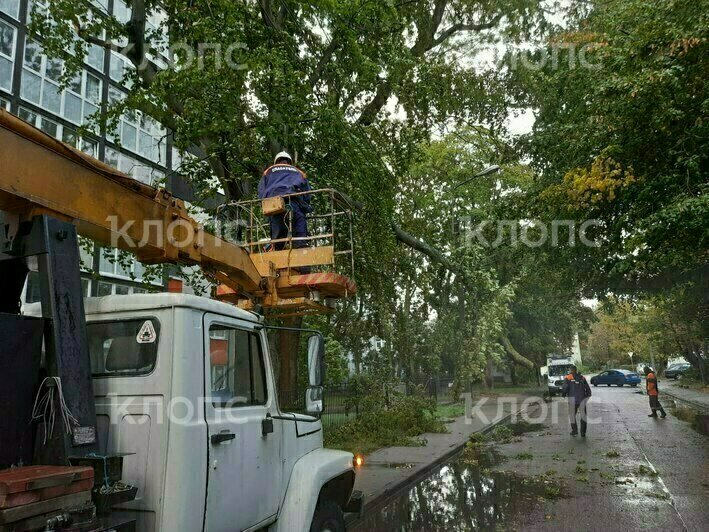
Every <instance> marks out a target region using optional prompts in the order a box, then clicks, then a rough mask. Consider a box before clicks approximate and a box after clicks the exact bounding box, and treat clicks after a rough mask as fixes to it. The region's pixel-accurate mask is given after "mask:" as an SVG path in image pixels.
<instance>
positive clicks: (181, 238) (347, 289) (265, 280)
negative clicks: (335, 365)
mask: <svg viewBox="0 0 709 532" xmlns="http://www.w3.org/2000/svg"><path fill="white" fill-rule="evenodd" d="M0 210H3V211H5V212H7V213H10V214H11V215H14V216H15V217H16V218H17V220H18V221H24V220H31V219H32V217H33V216H35V215H38V214H47V215H50V216H53V217H56V218H59V219H62V220H66V221H71V222H72V223H73V224H74V225H75V226H76V227H77V232H78V233H79V234H80V235H82V236H85V237H88V238H90V239H92V240H94V241H97V242H99V243H102V244H106V245H110V246H112V247H117V248H119V249H124V250H127V251H130V252H131V253H134V254H135V255H136V257H137V258H138V260H140V261H141V262H144V263H148V264H157V263H176V264H187V265H198V266H200V267H201V268H202V269H203V270H204V271H205V272H206V273H208V274H210V275H212V276H213V277H215V278H216V279H218V280H219V282H220V283H222V284H223V285H225V287H223V288H222V290H221V291H222V294H221V295H222V296H224V293H225V292H226V293H227V297H224V298H225V299H229V300H231V301H233V302H235V303H238V304H241V305H242V306H249V305H253V304H254V303H259V304H262V305H263V306H264V307H265V308H271V309H278V308H279V307H282V308H283V309H288V311H289V312H293V311H294V310H295V311H296V312H298V311H315V312H317V311H327V310H328V308H327V307H325V306H324V305H322V304H321V303H320V302H319V301H313V300H312V298H311V297H309V296H310V294H311V292H312V291H313V290H318V291H322V292H323V294H324V295H325V296H327V297H331V298H336V297H344V296H346V295H348V294H351V293H354V291H355V286H354V283H353V282H352V281H351V280H350V279H348V278H346V277H343V276H339V275H337V274H334V273H330V274H327V276H326V277H323V275H322V274H310V275H300V274H299V273H297V271H296V270H292V267H294V266H302V265H322V264H330V263H333V262H334V260H331V257H330V253H331V251H329V250H327V251H325V252H323V250H321V249H318V248H317V247H313V248H308V249H306V250H298V254H297V258H298V264H297V265H291V264H288V260H285V262H284V259H283V253H282V252H280V255H278V256H276V255H275V253H279V252H274V255H273V262H272V261H271V260H270V259H269V254H268V253H262V254H255V255H251V254H250V253H249V252H248V251H247V250H246V249H244V248H243V247H241V246H239V245H237V244H234V243H232V242H228V241H226V240H224V239H222V238H219V237H218V236H215V235H213V234H210V233H208V232H206V231H205V230H204V228H203V227H202V226H201V225H200V224H199V223H197V221H196V220H194V218H192V217H191V216H190V215H189V214H188V213H187V210H186V208H185V204H184V202H183V201H182V200H180V199H178V198H176V197H174V196H173V195H172V194H171V193H170V192H168V191H167V190H164V189H156V188H154V187H151V186H148V185H145V184H143V183H140V182H139V181H136V180H135V179H132V178H131V177H129V176H127V175H125V174H122V173H120V172H119V171H117V170H116V169H114V168H112V167H111V166H108V165H106V164H105V163H102V162H101V161H98V160H96V159H94V158H92V157H90V156H88V155H86V154H84V153H82V152H80V151H78V150H76V149H74V148H72V147H70V146H68V145H66V144H64V143H62V142H60V141H58V140H56V139H54V138H53V137H51V136H49V135H47V134H45V133H43V132H42V131H40V130H38V129H36V128H34V127H33V126H31V125H29V124H27V123H26V122H24V121H22V120H21V119H19V118H17V117H16V116H14V115H12V114H10V113H8V112H6V111H4V110H0ZM294 257H295V255H294ZM279 291H281V292H282V295H279Z"/></svg>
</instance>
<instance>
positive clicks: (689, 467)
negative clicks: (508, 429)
mask: <svg viewBox="0 0 709 532" xmlns="http://www.w3.org/2000/svg"><path fill="white" fill-rule="evenodd" d="M660 390H662V387H661V385H660ZM593 394H594V395H593V397H592V399H591V401H590V403H589V420H590V421H593V423H591V425H590V426H589V431H588V434H587V437H586V438H584V439H582V438H580V437H578V436H577V437H572V436H570V435H569V426H568V424H567V423H565V421H566V420H565V417H566V416H567V412H568V410H567V407H566V400H565V399H556V400H555V402H554V403H553V404H558V406H559V415H558V418H559V419H558V421H559V422H558V423H554V422H553V420H551V421H552V422H551V423H550V422H549V421H547V422H545V423H546V424H548V427H547V428H546V430H545V431H543V432H538V433H530V434H527V435H525V436H524V437H523V438H522V441H520V442H515V443H511V444H508V445H503V446H500V449H502V450H503V452H504V454H505V455H506V456H508V457H509V458H510V460H509V461H508V462H506V463H505V464H504V465H503V468H514V469H515V470H516V471H517V472H520V473H523V474H530V475H534V474H540V473H543V472H544V470H545V468H548V469H555V470H557V471H558V476H559V478H561V479H563V482H564V487H565V488H564V492H565V494H566V495H567V496H568V497H567V498H562V499H558V500H556V501H553V502H545V504H544V505H542V506H541V507H540V508H538V509H536V510H535V511H534V512H533V514H534V517H533V518H531V519H530V518H529V516H527V518H525V517H524V516H522V517H521V518H519V519H515V521H517V522H518V523H519V527H518V528H519V529H523V530H538V529H544V530H549V529H553V530H572V529H577V530H578V529H580V530H638V529H662V530H692V531H694V530H696V531H699V530H709V437H707V436H704V435H701V434H699V433H698V432H695V431H694V430H693V429H692V427H691V425H690V424H689V423H687V422H685V421H682V420H680V419H678V418H677V417H676V416H675V415H674V414H673V413H672V412H671V411H670V409H669V408H668V407H669V406H670V405H671V403H672V401H671V400H670V398H669V397H667V396H664V397H663V396H661V402H663V403H664V404H665V407H666V410H668V416H667V418H665V419H654V418H649V417H647V414H649V413H650V410H649V406H648V398H647V396H645V395H640V394H639V393H638V389H637V388H628V387H623V388H618V387H610V388H609V387H605V386H603V387H600V386H599V387H595V388H593ZM540 421H542V420H541V419H540ZM522 449H523V450H525V451H526V452H529V453H530V454H532V455H533V459H532V460H528V461H520V460H516V459H515V458H514V456H516V455H517V453H519V452H522V451H521V450H522ZM614 451H615V452H617V453H618V455H619V456H617V457H614V454H615V453H614ZM609 454H610V456H609ZM582 461H585V463H579V462H582ZM522 462H529V463H522ZM584 469H585V470H587V471H586V472H584ZM653 471H654V472H653ZM655 473H656V474H655Z"/></svg>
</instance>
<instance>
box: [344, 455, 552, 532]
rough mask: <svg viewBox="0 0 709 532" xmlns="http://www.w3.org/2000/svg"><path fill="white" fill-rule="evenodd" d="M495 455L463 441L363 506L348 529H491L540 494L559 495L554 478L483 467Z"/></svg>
mask: <svg viewBox="0 0 709 532" xmlns="http://www.w3.org/2000/svg"><path fill="white" fill-rule="evenodd" d="M500 461H501V456H500V455H499V454H498V453H496V452H495V451H494V450H493V449H492V448H490V447H488V446H485V445H481V446H473V447H469V448H468V449H466V450H465V451H464V452H463V453H462V454H460V455H459V456H458V457H456V458H454V459H453V460H452V461H451V462H449V463H447V464H445V465H443V466H441V467H440V468H439V469H437V470H435V471H434V472H432V473H431V474H430V475H429V476H428V477H426V478H425V479H423V480H421V481H420V482H418V483H417V484H416V485H414V486H412V487H410V488H408V489H406V490H403V491H402V492H401V493H399V494H398V495H396V496H395V497H394V498H393V499H392V500H391V501H390V502H389V503H388V504H386V505H385V506H383V507H382V508H379V509H376V510H373V511H371V512H368V513H367V516H366V518H365V520H364V521H362V522H358V523H356V525H355V526H354V529H355V530H400V531H405V530H417V531H418V530H446V531H447V530H473V529H490V528H492V529H494V528H495V527H496V526H497V525H501V524H504V523H506V522H509V520H510V518H512V517H514V516H515V515H519V514H520V513H524V512H526V511H528V510H529V509H530V508H532V507H534V506H537V505H539V504H540V501H542V500H544V498H556V497H559V495H560V492H559V487H558V482H557V481H553V480H549V479H546V478H544V477H541V478H530V477H524V476H521V475H517V474H515V473H509V472H500V471H490V470H489V469H488V467H490V466H492V465H495V464H498V463H500Z"/></svg>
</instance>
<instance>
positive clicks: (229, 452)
mask: <svg viewBox="0 0 709 532" xmlns="http://www.w3.org/2000/svg"><path fill="white" fill-rule="evenodd" d="M204 334H205V338H204V343H205V366H204V367H205V391H206V393H205V395H206V399H205V401H204V409H205V410H204V411H205V419H206V422H207V426H208V438H209V440H208V442H207V445H208V460H209V472H208V479H207V505H206V512H207V515H206V530H208V531H209V532H221V531H229V532H231V531H238V530H243V529H246V528H251V527H254V526H256V525H265V524H268V523H269V522H270V521H272V520H275V516H276V514H277V512H278V505H279V502H280V500H281V491H282V490H281V478H282V477H281V475H282V473H281V457H280V439H281V434H282V426H281V422H280V421H279V420H273V419H270V416H271V415H275V414H276V413H277V412H276V399H275V397H274V390H273V386H272V384H271V383H272V382H273V380H272V378H271V368H270V367H269V361H268V359H267V357H266V356H265V353H266V351H265V349H264V346H263V344H262V336H261V335H260V334H259V333H258V331H257V330H255V329H254V327H253V325H252V324H250V323H248V322H245V321H244V322H242V321H240V320H236V319H230V318H226V317H222V316H218V315H209V314H207V315H206V316H205V327H204ZM264 420H266V421H265V422H264Z"/></svg>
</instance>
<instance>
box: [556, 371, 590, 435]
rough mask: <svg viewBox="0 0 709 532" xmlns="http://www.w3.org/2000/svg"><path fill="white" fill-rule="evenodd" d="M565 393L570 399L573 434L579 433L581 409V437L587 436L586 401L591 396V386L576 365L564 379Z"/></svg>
mask: <svg viewBox="0 0 709 532" xmlns="http://www.w3.org/2000/svg"><path fill="white" fill-rule="evenodd" d="M563 393H564V395H566V397H568V399H569V422H570V423H571V435H572V436H576V435H577V434H578V433H579V429H578V425H577V424H576V416H577V415H578V413H579V410H580V411H581V416H580V417H581V437H586V426H587V419H588V416H587V413H586V403H588V398H589V397H591V387H590V386H589V385H588V381H587V380H586V377H584V376H583V375H581V374H580V373H579V372H578V369H577V368H576V366H571V373H569V374H568V375H567V376H566V378H565V379H564V386H563Z"/></svg>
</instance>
